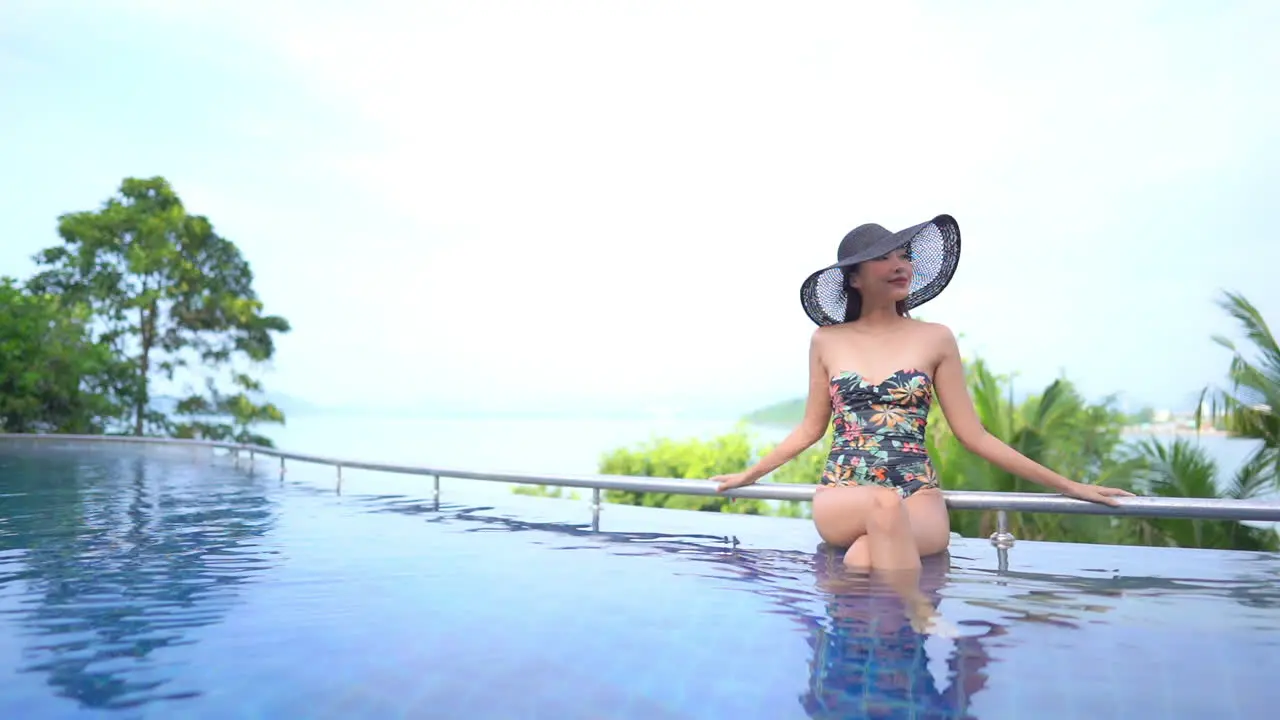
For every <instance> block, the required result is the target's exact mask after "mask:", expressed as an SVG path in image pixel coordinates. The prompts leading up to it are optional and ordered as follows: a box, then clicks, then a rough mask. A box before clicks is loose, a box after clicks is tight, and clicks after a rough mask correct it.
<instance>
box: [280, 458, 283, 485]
mask: <svg viewBox="0 0 1280 720" xmlns="http://www.w3.org/2000/svg"><path fill="white" fill-rule="evenodd" d="M280 482H282V483H283V482H284V456H281V457H280Z"/></svg>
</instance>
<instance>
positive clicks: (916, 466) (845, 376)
mask: <svg viewBox="0 0 1280 720" xmlns="http://www.w3.org/2000/svg"><path fill="white" fill-rule="evenodd" d="M830 391H831V408H832V411H833V413H834V415H835V419H834V421H833V426H834V429H835V439H834V440H833V442H832V443H831V452H830V454H829V455H827V463H826V467H825V468H824V469H823V472H822V480H821V483H822V484H823V485H831V486H838V485H877V486H880V487H884V488H889V489H890V490H893V491H895V492H897V493H898V496H899V497H902V498H907V497H910V496H911V495H913V494H914V493H916V492H919V491H920V490H923V489H925V488H936V487H938V480H937V476H936V475H934V471H933V464H932V463H931V462H930V461H929V455H928V453H927V452H926V450H925V439H924V433H925V426H926V423H927V418H928V415H929V406H930V404H931V402H932V399H933V383H932V381H931V379H930V378H929V375H928V374H927V373H924V372H921V371H919V370H914V369H909V370H898V371H897V372H895V373H894V374H892V375H890V376H889V377H887V378H885V379H884V380H883V381H881V382H879V383H877V384H874V385H873V384H871V383H868V382H867V381H866V379H865V378H863V377H862V376H861V375H859V374H858V373H856V372H842V373H840V374H839V375H836V376H835V377H833V378H831V388H830Z"/></svg>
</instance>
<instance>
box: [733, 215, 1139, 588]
mask: <svg viewBox="0 0 1280 720" xmlns="http://www.w3.org/2000/svg"><path fill="white" fill-rule="evenodd" d="M837 258H838V261H837V262H836V263H835V264H834V265H831V266H829V267H826V268H823V269H821V270H818V271H817V272H814V273H813V274H812V275H810V276H809V277H808V278H807V279H806V280H805V281H804V283H803V284H802V286H801V289H800V299H801V303H802V304H803V306H804V309H805V312H806V313H807V314H808V315H809V317H810V319H812V320H813V321H814V322H815V323H817V324H818V326H819V327H818V329H817V330H816V331H815V332H814V333H813V338H812V341H811V343H810V347H809V397H808V402H807V405H806V407H805V415H804V419H803V420H802V421H801V422H800V424H799V426H798V427H796V429H795V430H794V431H792V433H791V434H790V435H789V436H788V437H787V439H786V440H784V441H782V442H781V443H779V444H778V446H777V447H776V448H775V449H774V450H773V451H772V452H770V453H769V454H767V455H765V456H764V457H763V458H761V459H760V461H759V462H757V463H756V464H755V465H753V466H752V467H750V468H748V469H747V470H746V471H744V472H740V473H734V474H731V475H721V476H717V477H715V478H713V480H715V481H716V482H717V483H718V488H719V490H720V491H721V492H723V491H725V490H731V489H733V488H739V487H743V486H744V485H750V484H751V483H754V482H756V481H757V480H759V479H760V478H761V477H763V476H765V475H767V474H768V473H770V472H772V471H774V470H775V469H777V468H778V467H779V466H781V465H782V464H783V463H786V462H787V461H789V460H791V459H792V458H794V457H795V456H796V455H798V454H800V452H801V451H803V450H804V449H805V448H807V447H809V446H810V445H813V444H814V443H816V442H818V441H819V440H821V439H822V436H823V435H824V434H825V433H826V429H827V425H828V423H829V422H830V423H832V424H833V426H834V431H835V436H834V441H833V443H832V446H831V453H830V455H829V456H828V458H827V463H826V468H825V470H824V472H823V474H822V479H821V484H820V486H819V487H818V489H817V491H816V492H815V495H814V498H813V521H814V524H815V525H816V527H817V530H818V534H819V535H820V536H821V537H822V539H823V540H824V541H826V542H827V543H830V544H831V545H835V546H838V547H844V548H848V549H847V550H846V552H845V556H844V563H845V565H847V566H850V567H853V568H862V569H872V568H874V569H879V570H919V568H920V558H921V557H922V556H927V555H933V554H936V553H939V552H941V551H943V550H945V549H947V545H948V543H949V542H950V539H951V522H950V518H949V517H948V515H947V507H946V504H945V503H944V502H943V498H942V492H941V490H939V488H938V482H937V478H936V477H935V475H934V470H933V466H932V464H931V463H930V461H929V455H928V453H927V451H926V449H925V419H926V417H927V415H928V413H929V406H930V403H931V402H932V399H933V396H934V395H935V394H936V395H937V398H938V402H939V404H940V405H941V409H942V412H943V415H944V416H945V417H946V420H947V423H948V424H949V425H950V426H951V429H952V431H953V432H954V433H955V435H956V438H957V439H958V440H959V441H960V443H961V444H962V445H964V447H965V448H967V449H968V450H969V451H971V452H973V453H975V454H977V455H978V456H980V457H982V458H983V459H985V460H987V461H988V462H991V463H993V464H995V465H997V466H998V467H1000V468H1002V469H1004V470H1006V471H1007V472H1009V473H1012V474H1014V475H1018V476H1020V477H1023V478H1026V479H1027V480H1030V481H1032V482H1035V483H1039V484H1040V485H1044V486H1045V487H1048V488H1050V489H1051V490H1055V491H1057V492H1059V493H1061V494H1063V495H1068V496H1071V497H1075V498H1080V499H1082V500H1088V501H1091V502H1097V503H1104V504H1108V505H1116V504H1117V503H1116V501H1115V499H1114V498H1115V497H1116V496H1122V495H1132V493H1129V492H1125V491H1124V490H1119V489H1116V488H1109V487H1101V486H1097V485H1086V484H1084V483H1079V482H1075V481H1073V480H1068V479H1067V478H1065V477H1063V476H1061V475H1059V474H1057V473H1055V472H1053V471H1052V470H1049V469H1047V468H1045V467H1043V466H1041V465H1039V464H1038V463H1036V462H1034V461H1032V460H1030V459H1028V458H1026V457H1025V456H1023V455H1022V454H1020V453H1019V452H1018V451H1016V450H1014V449H1013V448H1011V447H1009V446H1008V445H1006V444H1004V443H1003V442H1001V441H1000V440H999V439H997V438H996V437H994V436H992V435H989V434H988V433H987V431H986V429H985V428H983V427H982V424H981V423H980V422H979V420H978V416H977V413H976V411H975V410H974V407H973V401H972V400H971V399H970V397H969V392H968V389H967V388H966V386H965V376H964V369H963V367H962V366H961V364H960V352H959V350H958V348H957V347H956V341H955V336H954V335H953V334H952V333H951V331H950V330H948V329H947V328H946V327H944V326H942V325H938V324H934V323H926V322H919V321H916V320H911V319H910V318H909V317H908V314H907V313H908V311H909V310H911V309H912V308H914V307H918V306H919V305H921V304H922V303H924V302H926V301H928V300H931V299H933V298H934V297H937V295H938V293H940V292H942V290H943V288H945V287H946V286H947V284H948V283H949V282H950V281H951V277H952V276H953V275H954V274H955V269H956V265H957V263H958V262H959V259H960V228H959V226H958V225H957V224H956V221H955V219H954V218H952V217H951V216H949V215H939V216H938V217H936V218H934V219H933V220H930V221H928V222H924V223H920V224H919V225H916V226H914V227H910V228H907V229H906V230H902V231H899V232H896V233H891V232H889V231H888V230H886V229H884V228H883V227H881V226H879V225H876V224H866V225H861V226H859V227H857V228H855V229H854V230H853V231H852V232H850V233H849V234H848V235H846V236H845V238H844V240H843V241H842V242H841V243H840V248H839V251H838V254H837ZM833 412H834V413H835V418H834V421H832V413H833Z"/></svg>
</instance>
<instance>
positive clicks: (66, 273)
mask: <svg viewBox="0 0 1280 720" xmlns="http://www.w3.org/2000/svg"><path fill="white" fill-rule="evenodd" d="M58 234H59V235H60V236H61V238H62V241H63V242H62V244H61V245H57V246H54V247H51V248H48V249H46V250H44V251H42V252H40V253H38V254H37V255H36V257H35V260H36V262H37V263H38V265H39V266H40V267H42V268H43V270H42V271H41V272H40V273H38V274H37V275H36V276H35V277H34V278H32V280H31V282H30V286H31V287H32V288H33V289H34V290H35V291H37V292H40V293H49V294H56V295H59V296H61V297H62V298H63V299H64V301H65V302H67V303H69V304H72V305H85V306H88V307H89V308H91V310H92V312H93V317H94V320H95V325H96V326H97V327H96V329H97V331H98V333H99V338H100V339H101V340H102V341H103V342H106V343H108V344H109V345H110V346H111V347H112V348H113V349H114V351H115V352H116V353H117V354H118V355H119V356H120V357H123V358H127V360H128V362H129V364H130V366H131V368H132V373H130V375H129V377H127V378H124V379H122V381H121V383H120V385H119V387H118V392H119V395H120V396H121V397H123V398H125V399H126V401H127V403H128V406H129V410H130V419H131V424H132V433H133V434H135V435H143V434H149V433H156V432H159V433H162V434H176V435H179V436H193V437H194V436H199V437H213V438H216V439H227V438H234V439H238V440H254V441H266V438H262V437H259V436H255V435H252V434H251V433H249V432H248V430H247V428H248V426H250V425H252V424H255V423H258V422H283V419H284V416H283V414H282V413H281V412H280V410H279V409H278V408H275V407H273V406H271V405H269V404H261V405H259V404H256V403H255V401H254V399H253V398H252V397H251V395H253V394H256V393H257V392H259V391H260V387H259V386H258V383H257V382H256V381H253V380H252V379H251V378H250V376H249V375H248V373H247V371H246V368H244V367H241V365H242V364H243V365H249V366H252V365H254V364H257V363H262V362H266V361H268V360H270V359H271V357H272V355H273V354H274V341H273V338H272V334H273V333H283V332H288V331H289V323H288V322H287V321H286V320H285V319H284V318H281V317H276V316H271V315H265V314H264V313H263V304H262V302H261V301H260V300H259V299H258V297H257V295H256V293H255V292H254V289H253V273H252V271H251V270H250V267H249V263H248V262H247V261H246V260H245V259H244V258H243V257H242V256H241V254H240V251H239V250H238V249H237V248H236V246H235V244H234V243H232V242H231V241H229V240H227V239H225V238H223V237H221V236H220V235H218V234H217V233H216V232H214V229H213V225H212V223H211V222H210V221H209V220H208V219H207V218H205V217H203V216H200V215H192V214H189V213H188V212H187V211H186V208H185V207H184V206H183V204H182V201H181V200H180V199H179V198H178V195H177V193H175V192H174V191H173V189H172V188H171V187H170V186H169V183H168V182H167V181H165V180H164V178H160V177H153V178H149V179H137V178H126V179H125V180H124V181H123V182H122V183H121V185H120V188H119V191H118V193H117V194H116V195H115V196H113V197H111V198H110V199H108V200H107V201H106V202H105V203H104V204H103V206H102V207H101V208H100V209H98V210H95V211H86V212H75V213H70V214H66V215H63V216H61V217H60V218H59V220H58ZM179 370H184V371H185V374H184V377H185V378H186V379H188V380H195V382H192V383H190V384H191V385H192V386H193V387H199V386H200V385H201V384H203V385H204V388H203V389H200V390H192V391H191V392H192V394H191V395H190V396H189V397H187V398H185V399H183V400H182V401H181V402H180V403H179V406H178V409H177V411H176V414H177V415H178V416H183V417H185V420H183V421H175V420H174V418H172V417H170V416H169V415H168V414H166V413H164V412H161V411H159V410H157V409H155V408H154V407H153V404H152V392H151V391H152V386H153V383H154V381H155V380H156V378H157V377H163V378H165V379H167V380H172V379H173V378H174V375H175V373H176V372H178V371H179ZM201 381H203V383H202V382H201ZM219 381H221V383H220V382H219ZM224 384H230V385H231V387H232V388H234V390H235V392H234V393H233V394H231V395H227V396H224V395H222V394H220V393H219V392H217V391H216V389H217V388H219V387H224V386H225V385H224Z"/></svg>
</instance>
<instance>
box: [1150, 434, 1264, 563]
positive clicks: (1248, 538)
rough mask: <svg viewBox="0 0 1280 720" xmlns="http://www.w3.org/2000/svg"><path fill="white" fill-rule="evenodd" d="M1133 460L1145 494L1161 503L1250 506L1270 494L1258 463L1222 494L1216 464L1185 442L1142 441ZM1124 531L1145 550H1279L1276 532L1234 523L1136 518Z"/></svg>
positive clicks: (1243, 470) (1249, 464) (1244, 470)
mask: <svg viewBox="0 0 1280 720" xmlns="http://www.w3.org/2000/svg"><path fill="white" fill-rule="evenodd" d="M1134 457H1135V458H1136V459H1139V460H1140V461H1141V462H1142V465H1143V467H1142V469H1141V470H1140V471H1139V475H1138V478H1139V488H1140V489H1141V490H1142V491H1143V493H1144V494H1149V495H1155V496H1157V497H1189V498H1190V497H1193V498H1220V497H1228V498H1234V499H1238V500H1247V499H1250V498H1254V497H1257V496H1259V495H1261V494H1263V493H1264V492H1266V490H1267V486H1268V484H1269V483H1270V478H1268V477H1267V476H1266V475H1265V474H1264V473H1263V469H1264V468H1263V467H1262V465H1260V464H1259V463H1258V462H1257V460H1256V459H1255V460H1253V461H1250V462H1246V463H1245V464H1244V465H1243V466H1242V467H1241V468H1240V469H1239V470H1238V471H1237V472H1236V475H1235V477H1234V478H1233V479H1232V482H1231V484H1230V486H1228V487H1227V488H1226V492H1225V494H1224V493H1222V492H1220V491H1219V489H1218V485H1219V484H1218V482H1217V477H1218V467H1217V463H1215V462H1214V460H1213V459H1212V458H1211V457H1209V454H1208V453H1206V452H1205V451H1204V449H1203V448H1202V447H1200V446H1199V445H1196V444H1194V443H1193V442H1191V441H1189V440H1188V439H1186V438H1181V437H1180V438H1176V439H1175V440H1174V441H1173V442H1172V443H1168V444H1166V443H1162V442H1160V441H1159V440H1157V439H1155V438H1150V437H1149V438H1144V439H1143V440H1141V441H1139V442H1138V443H1137V445H1136V446H1135V448H1134ZM1125 526H1126V527H1127V528H1128V530H1129V532H1130V533H1132V536H1131V541H1134V542H1139V543H1141V544H1143V545H1173V546H1177V547H1196V548H1221V549H1232V550H1276V549H1278V548H1280V542H1278V541H1280V536H1277V535H1276V533H1275V532H1274V531H1272V530H1269V529H1266V528H1258V527H1252V526H1249V525H1245V524H1243V523H1240V522H1236V521H1232V520H1179V519H1169V518H1132V519H1129V521H1128V522H1126V523H1125Z"/></svg>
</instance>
